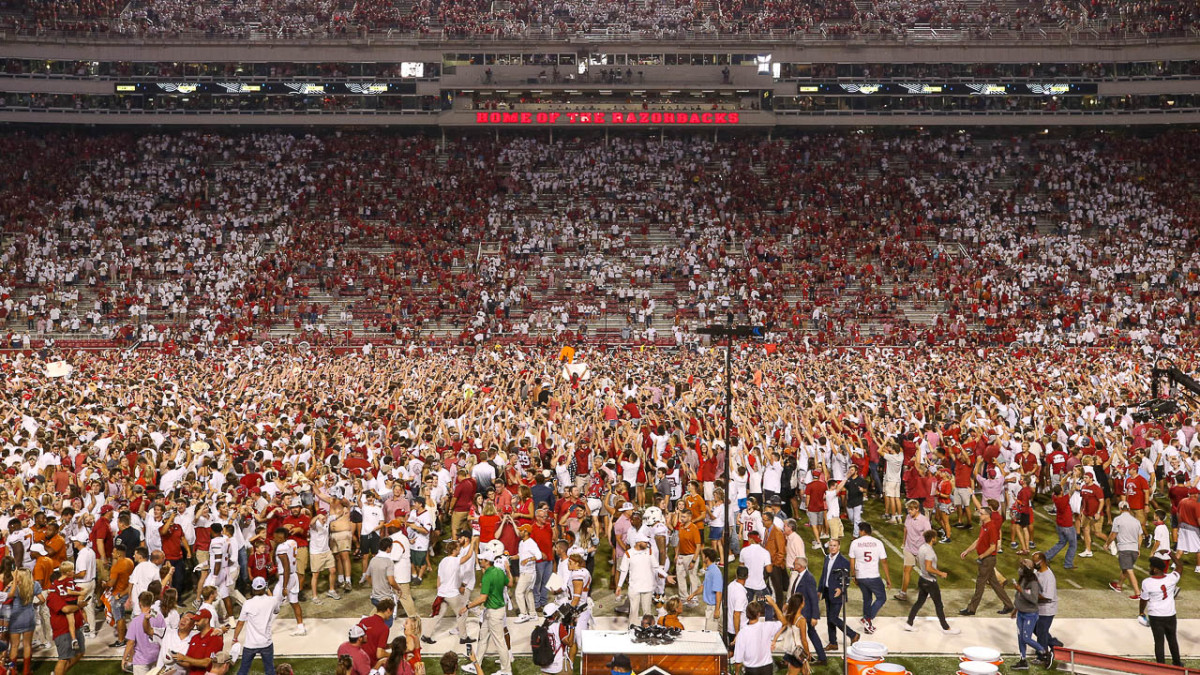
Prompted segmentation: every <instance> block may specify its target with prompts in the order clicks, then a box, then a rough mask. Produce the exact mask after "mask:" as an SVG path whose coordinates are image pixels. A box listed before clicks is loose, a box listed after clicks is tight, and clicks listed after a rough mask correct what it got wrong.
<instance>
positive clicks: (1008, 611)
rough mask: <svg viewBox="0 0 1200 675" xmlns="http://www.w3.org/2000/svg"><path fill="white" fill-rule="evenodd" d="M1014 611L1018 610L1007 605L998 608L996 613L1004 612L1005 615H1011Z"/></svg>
mask: <svg viewBox="0 0 1200 675" xmlns="http://www.w3.org/2000/svg"><path fill="white" fill-rule="evenodd" d="M1014 611H1016V610H1015V609H1014V608H1012V607H1005V608H1004V609H998V610H996V613H997V614H1003V615H1005V616H1007V615H1009V614H1012V613H1013V612H1014Z"/></svg>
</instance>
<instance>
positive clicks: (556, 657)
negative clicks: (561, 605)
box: [529, 603, 572, 675]
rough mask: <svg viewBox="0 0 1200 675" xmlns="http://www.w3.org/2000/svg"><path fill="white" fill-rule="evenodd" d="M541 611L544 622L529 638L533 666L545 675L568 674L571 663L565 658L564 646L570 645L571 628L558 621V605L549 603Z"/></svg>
mask: <svg viewBox="0 0 1200 675" xmlns="http://www.w3.org/2000/svg"><path fill="white" fill-rule="evenodd" d="M542 611H543V613H544V614H545V615H546V620H545V621H543V622H542V625H540V626H537V627H536V628H534V629H533V633H532V634H531V635H530V637H529V646H530V651H532V652H533V665H535V666H537V667H539V668H541V670H542V672H543V673H546V674H547V675H557V674H558V673H569V672H571V661H570V659H569V658H567V650H566V646H567V645H569V644H571V639H572V638H571V628H570V627H568V626H564V625H563V623H562V621H560V620H559V616H558V605H556V604H554V603H550V604H548V605H546V606H545V608H543V610H542Z"/></svg>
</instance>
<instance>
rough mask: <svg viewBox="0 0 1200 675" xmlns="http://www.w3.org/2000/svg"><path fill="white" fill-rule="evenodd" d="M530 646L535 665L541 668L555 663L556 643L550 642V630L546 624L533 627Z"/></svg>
mask: <svg viewBox="0 0 1200 675" xmlns="http://www.w3.org/2000/svg"><path fill="white" fill-rule="evenodd" d="M529 647H530V651H532V652H533V665H535V666H538V667H539V668H541V667H545V666H548V665H550V664H552V663H554V651H555V650H554V645H553V644H551V642H550V630H549V629H548V628H547V626H546V624H544V623H543V624H542V625H540V626H537V627H535V628H534V629H533V633H531V634H530V636H529Z"/></svg>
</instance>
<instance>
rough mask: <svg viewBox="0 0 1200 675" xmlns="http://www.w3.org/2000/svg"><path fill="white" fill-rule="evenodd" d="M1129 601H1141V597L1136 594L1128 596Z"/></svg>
mask: <svg viewBox="0 0 1200 675" xmlns="http://www.w3.org/2000/svg"><path fill="white" fill-rule="evenodd" d="M1129 599H1130V600H1141V599H1142V596H1141V595H1139V594H1137V593H1134V594H1133V595H1131V596H1129Z"/></svg>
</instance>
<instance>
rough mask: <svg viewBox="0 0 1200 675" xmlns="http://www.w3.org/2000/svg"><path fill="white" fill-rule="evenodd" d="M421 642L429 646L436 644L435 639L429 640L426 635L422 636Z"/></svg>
mask: <svg viewBox="0 0 1200 675" xmlns="http://www.w3.org/2000/svg"><path fill="white" fill-rule="evenodd" d="M421 642H424V643H425V644H427V645H431V644H435V643H434V641H433V638H429V637H426V636H424V635H422V636H421Z"/></svg>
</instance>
